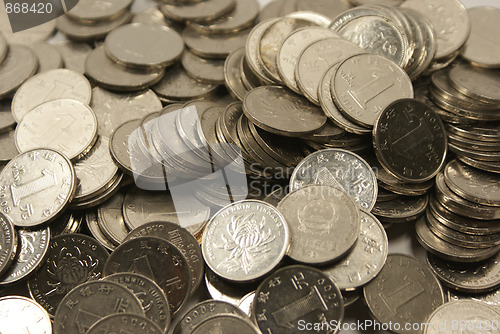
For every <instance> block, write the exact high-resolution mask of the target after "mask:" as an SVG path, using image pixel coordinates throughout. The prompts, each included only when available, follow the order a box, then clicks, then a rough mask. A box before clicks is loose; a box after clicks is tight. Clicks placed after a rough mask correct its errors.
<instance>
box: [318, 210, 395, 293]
mask: <svg viewBox="0 0 500 334" xmlns="http://www.w3.org/2000/svg"><path fill="white" fill-rule="evenodd" d="M360 218H361V228H360V233H359V237H358V240H357V241H356V243H355V244H354V247H353V249H352V250H351V251H350V252H349V253H348V254H347V256H346V257H345V258H343V259H342V260H340V262H338V263H336V264H335V265H332V266H329V267H327V268H322V271H323V272H324V273H325V274H327V275H328V276H330V278H331V279H332V280H333V281H334V282H335V284H337V286H338V288H339V289H340V290H347V291H352V290H355V289H356V288H358V287H360V286H363V285H365V284H366V283H368V282H369V281H371V280H372V279H373V278H375V277H376V276H377V275H378V273H379V272H380V270H382V267H383V266H384V264H385V260H386V259H387V254H388V252H389V241H388V240H387V234H386V233H385V230H384V227H383V226H382V224H380V222H379V221H378V219H377V218H376V217H375V216H373V215H372V214H370V213H367V212H365V211H363V210H361V212H360Z"/></svg>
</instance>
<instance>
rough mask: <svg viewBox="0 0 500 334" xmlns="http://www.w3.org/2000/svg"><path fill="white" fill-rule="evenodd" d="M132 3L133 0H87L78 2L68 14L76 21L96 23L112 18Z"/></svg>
mask: <svg viewBox="0 0 500 334" xmlns="http://www.w3.org/2000/svg"><path fill="white" fill-rule="evenodd" d="M131 5H132V0H115V1H113V2H112V3H109V2H107V1H103V0H86V1H80V2H78V3H77V5H76V6H75V7H73V8H72V9H71V10H70V11H69V12H68V14H67V15H68V16H69V17H71V18H72V19H73V20H76V21H80V22H85V23H95V22H97V21H107V20H112V19H113V18H115V17H117V16H119V15H120V14H122V13H123V12H124V11H126V10H127V9H128V8H129V7H130V6H131Z"/></svg>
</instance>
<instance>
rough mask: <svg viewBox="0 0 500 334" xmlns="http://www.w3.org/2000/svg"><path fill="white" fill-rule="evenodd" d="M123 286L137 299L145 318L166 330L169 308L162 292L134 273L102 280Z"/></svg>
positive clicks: (143, 277) (150, 281) (149, 280)
mask: <svg viewBox="0 0 500 334" xmlns="http://www.w3.org/2000/svg"><path fill="white" fill-rule="evenodd" d="M104 281H108V282H115V283H118V284H120V285H123V286H125V287H126V288H127V289H129V290H130V291H132V292H133V293H134V295H135V296H136V297H137V298H138V299H139V301H140V302H141V304H142V308H143V309H144V313H145V315H146V318H148V319H149V320H151V321H153V323H155V324H156V325H157V326H158V327H160V328H161V329H163V331H165V330H167V328H168V326H169V325H170V307H169V306H168V300H167V297H166V296H165V293H163V290H162V289H161V288H160V287H159V286H158V284H156V283H155V282H154V281H153V280H151V279H149V278H147V277H145V276H143V275H139V274H134V273H118V274H113V275H111V276H107V277H105V278H104Z"/></svg>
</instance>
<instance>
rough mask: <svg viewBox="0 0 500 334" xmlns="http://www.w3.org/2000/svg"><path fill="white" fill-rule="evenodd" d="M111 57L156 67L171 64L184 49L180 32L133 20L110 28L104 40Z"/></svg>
mask: <svg viewBox="0 0 500 334" xmlns="http://www.w3.org/2000/svg"><path fill="white" fill-rule="evenodd" d="M104 47H105V49H106V54H107V55H108V56H109V57H110V58H111V59H113V60H114V61H116V62H118V63H120V64H124V65H125V66H130V67H135V68H145V69H150V68H159V67H165V66H168V65H171V64H173V63H174V62H176V61H177V60H178V59H180V57H181V55H182V52H183V51H184V42H183V40H182V38H181V36H180V35H179V34H178V33H177V32H176V31H175V30H173V29H170V28H168V27H162V26H158V25H151V24H141V23H132V24H127V25H124V26H121V27H119V28H117V29H114V30H113V31H111V32H110V33H109V34H108V35H107V36H106V39H105V41H104Z"/></svg>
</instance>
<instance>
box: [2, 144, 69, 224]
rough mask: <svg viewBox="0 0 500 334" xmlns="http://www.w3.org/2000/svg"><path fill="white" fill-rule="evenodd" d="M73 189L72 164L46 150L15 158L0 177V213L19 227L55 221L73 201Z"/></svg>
mask: <svg viewBox="0 0 500 334" xmlns="http://www.w3.org/2000/svg"><path fill="white" fill-rule="evenodd" d="M75 189H76V186H75V171H74V169H73V166H72V164H71V162H70V161H69V160H68V159H67V158H66V157H64V156H63V155H62V154H60V153H58V152H56V151H53V150H49V149H37V150H32V151H28V152H26V153H23V154H21V155H19V156H17V157H16V158H15V159H13V160H12V161H11V162H10V163H9V164H7V166H5V168H4V170H3V171H2V173H1V174H0V194H2V197H3V198H4V202H3V204H2V211H3V212H4V213H5V214H6V215H7V216H8V217H9V218H10V219H11V220H12V222H13V223H14V225H16V226H20V227H30V226H36V225H40V224H43V223H46V222H49V221H51V220H53V219H55V218H57V216H58V215H59V214H60V213H61V212H62V211H63V210H64V209H65V208H66V207H67V205H68V203H69V202H70V201H71V199H72V198H73V196H74V193H75Z"/></svg>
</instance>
